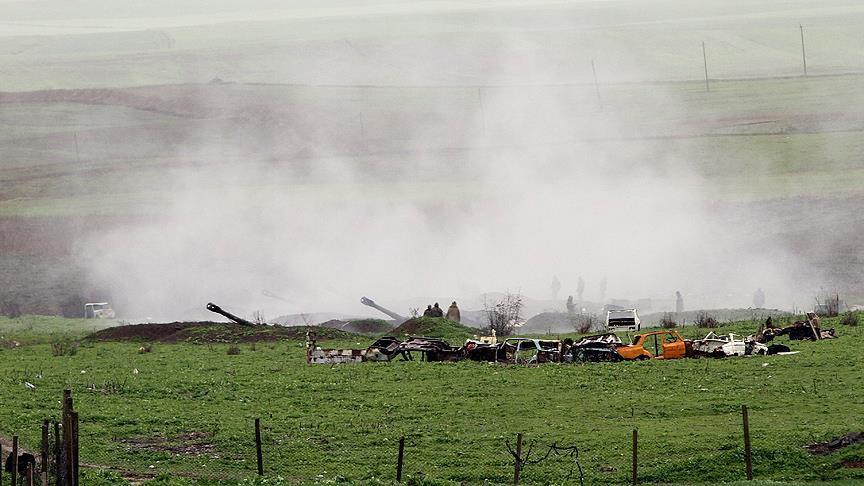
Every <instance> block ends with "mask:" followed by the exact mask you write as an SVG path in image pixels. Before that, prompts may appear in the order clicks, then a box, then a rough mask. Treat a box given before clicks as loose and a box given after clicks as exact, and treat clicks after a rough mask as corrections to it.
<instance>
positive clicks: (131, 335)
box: [87, 322, 358, 343]
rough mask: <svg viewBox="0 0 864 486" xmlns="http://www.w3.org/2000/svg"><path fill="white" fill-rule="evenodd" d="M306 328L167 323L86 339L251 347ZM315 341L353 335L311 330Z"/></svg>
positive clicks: (300, 335)
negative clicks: (241, 344)
mask: <svg viewBox="0 0 864 486" xmlns="http://www.w3.org/2000/svg"><path fill="white" fill-rule="evenodd" d="M308 329H309V327H307V326H251V327H250V326H241V325H239V324H224V323H218V322H171V323H167V324H133V325H129V326H117V327H109V328H108V329H103V330H101V331H98V332H95V333H93V334H91V335H90V336H88V337H87V339H89V340H92V341H141V342H159V343H181V342H187V343H254V342H261V341H299V340H303V339H306V331H307V330H308ZM314 329H315V334H316V338H317V339H318V340H326V339H354V338H356V337H358V336H357V335H356V334H352V333H350V332H345V331H341V330H338V329H328V328H320V327H315V328H314Z"/></svg>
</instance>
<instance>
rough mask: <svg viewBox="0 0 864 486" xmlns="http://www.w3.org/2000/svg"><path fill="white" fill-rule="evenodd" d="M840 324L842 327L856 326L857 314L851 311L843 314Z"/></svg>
mask: <svg viewBox="0 0 864 486" xmlns="http://www.w3.org/2000/svg"><path fill="white" fill-rule="evenodd" d="M840 324H843V325H844V326H857V325H858V314H856V313H854V312H852V311H847V312H846V313H845V314H843V318H842V319H840Z"/></svg>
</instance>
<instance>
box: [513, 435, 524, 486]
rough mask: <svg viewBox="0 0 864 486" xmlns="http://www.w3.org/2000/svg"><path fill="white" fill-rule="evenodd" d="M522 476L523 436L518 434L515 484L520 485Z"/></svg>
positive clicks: (514, 470)
mask: <svg viewBox="0 0 864 486" xmlns="http://www.w3.org/2000/svg"><path fill="white" fill-rule="evenodd" d="M521 476H522V434H516V466H515V467H514V468H513V484H519V479H520V477H521Z"/></svg>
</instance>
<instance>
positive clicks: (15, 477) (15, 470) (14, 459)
mask: <svg viewBox="0 0 864 486" xmlns="http://www.w3.org/2000/svg"><path fill="white" fill-rule="evenodd" d="M4 467H5V466H4ZM9 473H10V474H11V475H12V485H13V486H15V485H17V484H18V436H17V435H13V436H12V470H11V471H9Z"/></svg>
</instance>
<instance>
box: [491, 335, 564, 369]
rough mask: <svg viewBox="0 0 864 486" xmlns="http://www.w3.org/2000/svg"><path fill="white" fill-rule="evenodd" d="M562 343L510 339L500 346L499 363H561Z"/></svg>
mask: <svg viewBox="0 0 864 486" xmlns="http://www.w3.org/2000/svg"><path fill="white" fill-rule="evenodd" d="M561 346H562V343H561V341H548V340H540V339H531V338H509V339H507V340H505V341H504V342H503V343H501V344H500V345H499V346H498V361H500V362H504V363H515V364H538V363H559V362H561Z"/></svg>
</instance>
